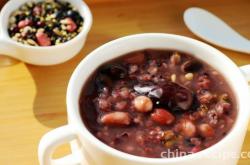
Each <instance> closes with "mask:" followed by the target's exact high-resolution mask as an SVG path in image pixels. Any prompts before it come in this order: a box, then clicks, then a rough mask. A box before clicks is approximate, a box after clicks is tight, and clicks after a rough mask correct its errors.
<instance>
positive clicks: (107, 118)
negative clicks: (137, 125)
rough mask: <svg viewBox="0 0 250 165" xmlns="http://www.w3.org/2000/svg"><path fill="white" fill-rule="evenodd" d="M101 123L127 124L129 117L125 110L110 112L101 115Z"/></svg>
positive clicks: (129, 120) (129, 121)
mask: <svg viewBox="0 0 250 165" xmlns="http://www.w3.org/2000/svg"><path fill="white" fill-rule="evenodd" d="M101 123H103V124H105V125H117V126H119V125H129V124H130V123H131V118H130V116H129V114H128V113H127V112H112V113H108V114H105V115H103V116H102V117H101Z"/></svg>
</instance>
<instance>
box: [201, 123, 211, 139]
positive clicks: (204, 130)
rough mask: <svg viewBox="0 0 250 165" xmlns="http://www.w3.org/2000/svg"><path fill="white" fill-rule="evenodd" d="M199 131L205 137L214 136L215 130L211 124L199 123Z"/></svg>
mask: <svg viewBox="0 0 250 165" xmlns="http://www.w3.org/2000/svg"><path fill="white" fill-rule="evenodd" d="M198 128H199V133H200V135H201V136H203V137H213V136H214V134H215V132H214V129H213V128H212V127H211V126H210V125H209V124H201V125H199V127H198Z"/></svg>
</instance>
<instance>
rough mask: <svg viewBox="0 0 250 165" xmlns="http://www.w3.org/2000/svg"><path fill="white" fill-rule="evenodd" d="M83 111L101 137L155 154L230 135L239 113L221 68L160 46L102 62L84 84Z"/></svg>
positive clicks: (193, 148)
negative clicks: (220, 70)
mask: <svg viewBox="0 0 250 165" xmlns="http://www.w3.org/2000/svg"><path fill="white" fill-rule="evenodd" d="M80 110H81V116H82V119H83V122H84V123H85V125H86V127H87V128H88V129H89V131H90V132H91V133H92V134H93V135H94V136H96V137H97V138H98V139H99V140H100V141H102V142H103V143H105V144H107V145H108V146H110V147H113V148H115V149H117V150H120V151H123V152H125V153H129V154H132V155H136V156H142V157H150V158H161V157H162V153H165V154H164V155H165V157H169V158H170V157H178V156H180V153H182V155H181V156H183V153H185V154H184V155H188V154H192V153H196V152H199V151H202V150H204V149H206V148H208V147H210V146H212V145H214V144H216V143H217V142H219V141H220V140H221V139H223V138H224V137H225V136H226V135H227V134H228V133H229V131H230V129H231V128H232V126H233V124H234V121H235V118H236V115H237V105H236V100H235V98H234V95H233V92H232V90H231V89H230V87H229V85H228V83H227V82H226V81H225V79H224V78H223V76H222V75H221V74H220V73H219V72H218V71H216V70H215V69H214V68H212V67H211V66H209V65H208V64H206V63H205V62H203V61H200V60H198V59H196V58H194V57H193V56H191V55H189V54H186V53H182V52H178V51H170V50H155V49H148V50H141V51H137V52H132V53H129V54H127V55H124V56H122V57H120V58H118V59H115V60H112V61H110V62H108V63H105V64H103V65H102V66H100V67H99V68H98V69H97V70H96V71H95V73H94V74H92V75H91V77H90V78H89V80H88V82H87V83H86V84H85V86H84V87H83V91H82V94H81V97H80ZM167 153H172V154H167ZM166 155H168V156H166Z"/></svg>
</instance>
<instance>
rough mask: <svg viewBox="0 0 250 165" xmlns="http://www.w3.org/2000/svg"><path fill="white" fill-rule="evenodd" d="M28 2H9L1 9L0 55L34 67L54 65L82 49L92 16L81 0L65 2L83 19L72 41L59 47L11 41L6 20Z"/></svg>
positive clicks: (22, 0) (16, 0)
mask: <svg viewBox="0 0 250 165" xmlns="http://www.w3.org/2000/svg"><path fill="white" fill-rule="evenodd" d="M29 1H32V0H10V1H8V3H6V5H5V6H4V7H3V8H2V10H1V13H0V54H3V55H7V56H11V57H13V58H16V59H19V60H21V61H24V62H26V63H30V64H34V65H54V64H59V63H63V62H65V61H67V60H69V59H71V58H73V57H74V56H75V55H76V54H77V53H78V52H79V51H80V50H81V48H82V47H83V45H84V43H85V40H86V37H87V34H88V32H89V30H90V28H91V26H92V14H91V12H90V10H89V8H88V6H87V5H86V4H85V3H84V2H83V1H82V0H65V1H68V2H70V3H71V4H72V5H73V6H74V7H75V8H76V9H77V10H78V11H79V12H80V14H81V16H82V17H83V18H84V24H83V29H82V31H81V32H80V33H79V34H78V35H77V36H76V37H75V38H73V39H72V40H70V41H68V42H65V43H62V44H60V45H55V46H48V47H35V46H29V45H24V44H22V43H18V42H16V41H14V40H12V39H11V38H10V37H9V34H8V20H9V17H10V15H11V13H12V12H13V11H14V10H16V9H17V8H19V7H20V6H21V5H22V4H24V3H26V2H29ZM34 1H35V2H36V1H41V0H34Z"/></svg>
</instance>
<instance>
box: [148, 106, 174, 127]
mask: <svg viewBox="0 0 250 165" xmlns="http://www.w3.org/2000/svg"><path fill="white" fill-rule="evenodd" d="M151 119H152V120H153V121H154V122H156V123H158V124H162V125H169V124H172V123H173V122H174V121H175V117H174V116H173V115H172V114H171V113H170V112H168V111H167V110H165V109H156V110H155V112H154V113H152V114H151Z"/></svg>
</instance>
